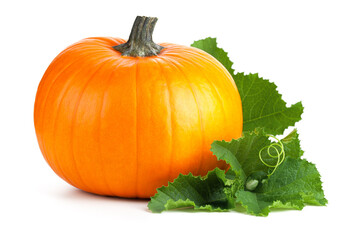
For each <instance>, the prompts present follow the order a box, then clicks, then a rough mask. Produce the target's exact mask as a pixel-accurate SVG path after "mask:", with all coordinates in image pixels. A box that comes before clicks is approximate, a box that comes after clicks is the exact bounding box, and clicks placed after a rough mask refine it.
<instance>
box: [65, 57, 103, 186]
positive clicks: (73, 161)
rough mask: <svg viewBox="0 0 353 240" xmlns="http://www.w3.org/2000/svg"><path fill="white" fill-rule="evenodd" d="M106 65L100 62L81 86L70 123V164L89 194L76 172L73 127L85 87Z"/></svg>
mask: <svg viewBox="0 0 353 240" xmlns="http://www.w3.org/2000/svg"><path fill="white" fill-rule="evenodd" d="M107 63H110V61H107V60H106V59H104V60H102V61H101V62H100V63H99V64H97V66H99V67H98V68H97V69H96V70H95V71H94V73H92V75H91V77H89V78H88V80H87V82H86V83H85V84H84V85H83V88H82V89H81V91H80V94H79V96H78V98H77V99H76V104H75V107H74V110H73V116H72V121H71V131H70V138H69V139H70V143H69V146H70V150H69V151H70V152H71V154H70V155H71V156H72V163H73V167H74V169H75V171H76V173H77V177H78V179H79V181H81V185H84V187H85V188H86V189H87V190H88V191H89V192H94V191H92V190H91V189H92V188H91V187H89V186H88V185H87V184H86V183H85V182H84V181H83V177H82V176H81V173H80V171H79V170H78V167H77V162H76V161H77V159H76V158H75V152H74V149H75V148H74V141H73V136H74V132H75V131H74V129H75V125H76V121H77V119H76V118H77V111H78V109H79V106H80V102H81V98H82V96H83V94H84V91H85V90H86V88H87V86H88V85H89V83H90V82H91V81H92V80H93V79H94V76H95V75H96V74H97V73H98V72H99V71H100V70H101V69H102V67H103V66H104V65H105V64H107Z"/></svg>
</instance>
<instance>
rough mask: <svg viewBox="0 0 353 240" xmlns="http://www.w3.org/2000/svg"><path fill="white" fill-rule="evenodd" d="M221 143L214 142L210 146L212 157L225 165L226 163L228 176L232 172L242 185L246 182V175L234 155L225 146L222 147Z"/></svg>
mask: <svg viewBox="0 0 353 240" xmlns="http://www.w3.org/2000/svg"><path fill="white" fill-rule="evenodd" d="M223 143H224V141H222V142H219V141H215V142H213V143H212V144H211V151H212V152H213V155H215V156H216V157H217V160H219V161H220V160H224V161H225V162H226V163H228V164H229V165H230V169H229V170H228V172H230V173H229V174H232V172H234V174H235V176H239V178H240V180H241V181H242V183H244V182H245V180H246V175H245V172H244V170H243V168H242V166H241V165H240V163H239V162H238V160H237V158H236V157H235V155H234V154H233V153H232V152H231V151H230V150H229V149H228V148H227V146H226V145H225V146H223V145H224V144H223ZM228 172H227V173H228Z"/></svg>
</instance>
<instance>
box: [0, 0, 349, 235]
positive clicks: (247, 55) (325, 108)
mask: <svg viewBox="0 0 353 240" xmlns="http://www.w3.org/2000/svg"><path fill="white" fill-rule="evenodd" d="M350 2H351V1H340V0H335V1H323V0H321V1H310V0H306V1H298V0H297V1H283V0H282V1H221V0H213V1H205V0H203V1H200V2H198V1H191V0H188V1H182V0H178V1H152V0H147V1H134V0H125V1H118V0H115V1H104V0H100V1H89V0H85V1H74V0H71V1H64V0H62V1H36V0H31V1H24V0H23V1H16V0H13V1H1V3H0V24H1V25H0V26H1V28H0V36H1V37H0V81H1V84H0V109H1V117H0V161H1V164H0V184H1V185H0V189H1V190H0V194H1V197H0V220H1V223H0V239H6V240H7V239H135V238H136V239H137V238H144V239H196V238H197V239H215V238H217V239H224V238H229V239H245V238H246V239H309V238H311V239H313V238H315V239H320V238H323V237H327V238H332V237H334V238H336V239H348V238H351V237H352V234H351V229H350V228H351V223H350V224H349V219H346V218H345V217H351V216H352V214H353V212H352V199H353V198H352V197H353V195H352V186H353V183H352V172H353V170H352V167H353V164H352V161H353V157H352V152H353V151H352V148H353V145H352V144H353V142H352V134H353V131H352V120H353V119H352V116H353V114H352V103H353V101H352V95H353V92H352V85H351V83H352V82H353V77H352V67H353V35H352V32H353V31H352V30H353V26H352V23H353V14H352V11H353V6H352V4H350ZM137 15H147V16H156V17H158V18H159V21H158V23H157V26H156V28H155V34H154V40H155V41H156V42H157V43H158V42H172V43H178V44H183V45H189V44H190V43H192V42H193V41H194V40H198V39H201V38H205V37H208V36H213V37H217V38H218V43H219V46H221V47H223V48H224V49H225V50H226V51H228V52H229V56H230V57H231V59H232V60H233V61H234V62H235V65H234V67H235V70H236V71H241V72H246V73H249V72H253V73H255V72H258V73H259V74H260V76H262V77H264V78H267V79H270V80H271V81H273V82H275V83H276V84H277V85H278V90H279V92H280V93H282V94H283V96H284V99H285V100H286V101H287V102H288V103H289V104H292V103H296V102H297V101H302V102H303V104H304V106H305V112H304V114H303V116H302V117H303V120H302V121H301V122H300V123H299V124H297V125H296V127H297V128H298V131H299V133H300V138H301V139H302V147H303V149H304V150H305V157H306V158H307V159H308V160H309V161H311V162H314V163H315V164H316V165H317V168H318V169H319V171H320V172H321V175H322V180H323V182H324V184H323V187H324V190H325V193H326V197H327V199H328V200H329V204H328V206H327V207H306V208H304V210H303V211H295V210H292V211H282V212H274V213H270V215H269V217H267V218H264V217H253V216H249V215H246V214H241V213H237V212H228V213H206V212H201V213H189V212H177V211H174V212H165V213H162V214H152V213H150V212H149V211H148V209H147V201H145V200H126V199H118V198H107V197H99V196H95V195H91V194H87V193H84V192H81V191H79V190H77V189H75V188H73V187H71V186H70V185H68V184H67V183H66V182H64V181H63V180H61V179H60V178H59V177H57V176H56V175H55V174H54V172H53V171H52V170H51V169H50V168H49V166H48V165H47V164H46V162H45V161H44V159H43V157H42V155H41V153H40V150H39V147H38V145H37V141H36V137H35V132H34V126H33V105H34V99H35V94H36V89H37V86H38V84H39V81H40V79H41V77H42V75H43V73H44V71H45V70H46V68H47V67H48V65H49V63H50V62H51V60H52V59H53V58H54V57H55V56H56V55H57V54H58V53H59V52H60V51H62V50H63V49H64V48H66V47H67V46H68V45H70V44H72V43H74V42H76V41H78V40H80V39H82V38H85V37H92V36H114V37H122V38H127V37H128V35H129V33H130V28H131V26H132V23H133V21H134V19H135V17H136V16H137Z"/></svg>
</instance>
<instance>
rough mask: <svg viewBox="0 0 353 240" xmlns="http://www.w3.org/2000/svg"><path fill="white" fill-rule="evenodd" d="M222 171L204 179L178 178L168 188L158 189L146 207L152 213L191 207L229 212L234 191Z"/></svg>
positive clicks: (217, 171)
mask: <svg viewBox="0 0 353 240" xmlns="http://www.w3.org/2000/svg"><path fill="white" fill-rule="evenodd" d="M229 181H230V180H229V179H227V178H226V174H225V172H224V171H223V170H220V169H219V168H215V169H214V170H213V171H210V172H209V173H208V174H207V176H206V177H203V178H202V177H200V176H197V177H195V176H193V175H192V174H191V173H190V174H188V175H182V174H180V175H179V177H178V178H176V179H175V180H174V181H173V182H172V183H169V184H168V186H163V187H161V188H158V189H157V193H156V194H155V195H154V196H153V197H152V198H151V201H150V202H149V203H148V208H149V209H150V210H151V211H152V212H162V211H164V210H170V209H176V208H184V207H194V209H206V210H210V211H228V210H229V209H232V208H233V207H234V196H233V195H232V194H234V192H235V191H236V190H232V188H234V186H233V184H230V182H229Z"/></svg>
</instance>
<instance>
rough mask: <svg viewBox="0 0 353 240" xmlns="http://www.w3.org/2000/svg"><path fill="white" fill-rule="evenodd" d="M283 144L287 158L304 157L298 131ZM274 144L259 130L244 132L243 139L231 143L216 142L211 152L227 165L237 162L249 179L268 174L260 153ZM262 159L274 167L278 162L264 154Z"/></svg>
mask: <svg viewBox="0 0 353 240" xmlns="http://www.w3.org/2000/svg"><path fill="white" fill-rule="evenodd" d="M281 142H282V144H283V147H284V151H285V156H287V157H291V158H298V157H301V156H302V155H303V151H302V150H301V149H300V141H299V138H298V133H297V130H296V129H294V130H293V131H292V132H291V133H290V134H288V136H286V137H285V138H283V139H282V140H281ZM272 143H273V142H272V141H271V140H270V137H269V136H268V135H267V134H266V133H265V131H264V130H263V129H261V128H257V129H255V131H253V132H244V133H243V136H242V137H240V138H238V139H233V140H231V141H230V142H226V141H214V142H213V143H212V144H211V151H212V152H213V154H214V155H216V156H217V159H218V160H225V161H226V162H227V163H230V161H236V162H237V163H238V164H239V165H240V168H241V169H243V171H244V173H245V176H246V177H247V176H249V175H250V174H251V173H253V172H257V171H264V172H268V170H269V168H268V167H267V166H265V165H264V164H263V163H262V162H261V160H260V158H259V152H260V150H261V149H262V148H264V147H267V146H269V145H270V144H272ZM263 152H266V151H263ZM272 154H274V153H272ZM262 157H263V160H264V161H265V162H267V163H269V164H271V165H274V164H275V163H276V161H277V159H275V158H271V157H270V156H268V155H266V154H262ZM233 168H235V167H233Z"/></svg>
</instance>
